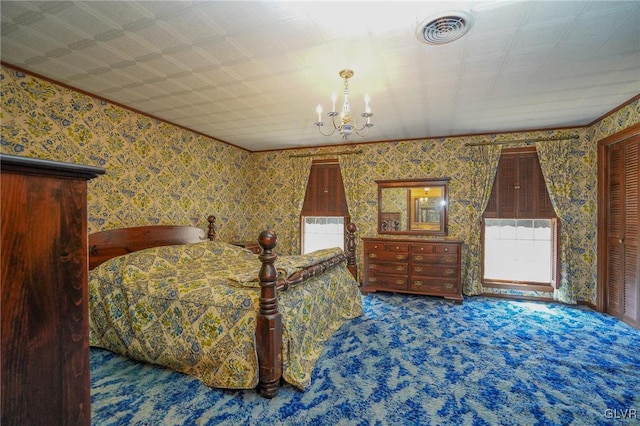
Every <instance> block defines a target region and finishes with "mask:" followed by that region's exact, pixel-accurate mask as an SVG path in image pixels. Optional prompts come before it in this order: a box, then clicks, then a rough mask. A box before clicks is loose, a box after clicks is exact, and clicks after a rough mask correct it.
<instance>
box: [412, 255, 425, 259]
mask: <svg viewBox="0 0 640 426" xmlns="http://www.w3.org/2000/svg"><path fill="white" fill-rule="evenodd" d="M414 259H415V260H422V259H423V257H422V256H420V255H418V256H415V257H414Z"/></svg>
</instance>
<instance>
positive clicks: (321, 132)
mask: <svg viewBox="0 0 640 426" xmlns="http://www.w3.org/2000/svg"><path fill="white" fill-rule="evenodd" d="M323 124H324V123H323V122H319V123H316V126H318V132H320V134H321V135H322V136H331V135H332V134H334V133H335V132H336V129H335V126H334V128H333V129H332V130H331V132H330V133H324V132H323V131H322V125H323Z"/></svg>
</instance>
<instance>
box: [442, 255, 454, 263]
mask: <svg viewBox="0 0 640 426" xmlns="http://www.w3.org/2000/svg"><path fill="white" fill-rule="evenodd" d="M444 261H445V262H447V263H455V262H456V258H455V257H451V256H448V257H445V258H444Z"/></svg>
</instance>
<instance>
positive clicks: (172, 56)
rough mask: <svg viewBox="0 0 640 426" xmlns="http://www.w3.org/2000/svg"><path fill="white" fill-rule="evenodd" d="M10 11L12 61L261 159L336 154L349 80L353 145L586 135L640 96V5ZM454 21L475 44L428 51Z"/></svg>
mask: <svg viewBox="0 0 640 426" xmlns="http://www.w3.org/2000/svg"><path fill="white" fill-rule="evenodd" d="M0 7H1V14H2V23H1V30H2V33H1V35H2V39H1V59H2V61H3V62H4V63H6V64H8V65H15V66H17V67H20V68H23V69H25V70H28V71H32V72H34V73H37V74H40V75H42V76H45V77H48V78H51V79H53V80H56V81H59V82H61V83H64V84H66V85H69V86H72V87H75V88H78V89H81V90H84V91H87V92H90V93H93V94H95V95H98V96H101V97H103V98H106V99H108V100H111V101H114V102H117V103H120V104H123V105H126V106H129V107H131V108H134V109H136V110H139V111H142V112H145V113H148V114H150V115H153V116H155V117H158V118H162V119H165V120H167V121H170V122H173V123H176V124H178V125H181V126H184V127H187V128H190V129H193V130H195V131H198V132H201V133H203V134H206V135H209V136H211V137H214V138H217V139H220V140H223V141H226V142H229V143H231V144H234V145H237V146H240V147H243V148H246V149H248V150H251V151H262V150H268V149H282V148H293V147H303V146H318V145H331V144H339V143H341V142H342V140H341V139H340V137H339V135H337V134H334V135H333V136H331V137H324V136H320V135H319V134H318V131H317V128H316V127H315V126H314V124H313V123H314V122H315V121H317V119H318V116H317V114H316V112H315V109H316V106H317V105H318V104H319V103H321V104H322V105H323V108H324V111H325V112H326V111H328V110H329V109H330V107H331V100H330V96H331V93H332V92H337V93H338V94H340V92H341V90H342V80H341V79H340V77H339V76H338V72H339V71H340V70H341V69H343V68H351V69H353V70H354V71H355V75H354V77H353V78H352V79H351V81H350V90H351V103H352V108H353V111H354V113H355V114H356V115H357V116H358V118H360V117H359V114H360V113H361V112H363V107H364V102H363V97H364V95H365V94H369V96H370V97H371V102H370V106H371V109H372V112H373V113H374V116H373V118H372V122H373V123H374V124H375V125H374V127H372V128H371V132H370V133H369V136H367V137H365V138H360V137H358V136H352V137H351V138H350V140H351V141H353V142H367V141H380V140H395V139H413V138H426V137H435V136H451V135H462V134H475V133H488V132H503V131H512V130H527V129H540V128H551V127H564V126H581V125H585V124H588V123H590V122H592V121H593V120H595V119H596V118H598V117H600V116H602V115H603V114H605V113H606V112H608V111H610V110H612V109H613V108H615V107H617V106H619V105H620V104H622V103H624V102H626V101H627V100H629V99H631V98H633V97H634V96H636V95H637V94H639V93H640V1H627V2H624V1H553V2H546V1H545V2H543V1H518V2H515V1H486V2H483V1H481V2H477V1H466V2H465V1H463V2H451V1H449V2H364V1H359V2H308V1H304V2H219V1H205V2H184V1H117V2H115V1H114V2H107V1H91V2H62V1H51V2H31V1H18V2H12V1H2V3H1V5H0ZM449 10H459V11H463V12H467V13H470V14H471V15H472V16H473V18H474V23H473V25H472V27H471V29H470V31H469V32H468V33H467V34H466V35H465V36H463V37H462V38H460V39H458V40H456V41H453V42H451V43H448V44H445V45H440V46H430V45H427V44H423V43H420V42H419V41H418V40H417V38H416V35H415V33H416V28H417V26H418V24H419V23H420V22H421V21H423V20H424V19H426V18H428V17H430V16H432V15H438V14H440V13H441V12H444V11H449ZM340 102H341V100H340V99H339V100H338V104H339V105H340ZM324 120H325V121H327V118H326V116H325V118H324ZM326 128H327V126H325V129H326Z"/></svg>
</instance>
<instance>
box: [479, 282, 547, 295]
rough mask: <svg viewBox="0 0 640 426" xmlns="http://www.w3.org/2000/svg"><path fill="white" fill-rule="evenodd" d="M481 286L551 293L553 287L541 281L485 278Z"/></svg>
mask: <svg viewBox="0 0 640 426" xmlns="http://www.w3.org/2000/svg"><path fill="white" fill-rule="evenodd" d="M482 286H483V287H487V288H503V289H508V290H522V291H539V292H544V293H553V287H552V286H551V284H541V283H527V282H510V281H497V280H493V281H492V280H486V281H483V282H482Z"/></svg>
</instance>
